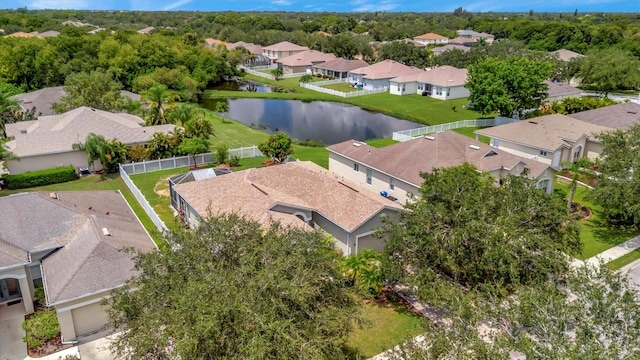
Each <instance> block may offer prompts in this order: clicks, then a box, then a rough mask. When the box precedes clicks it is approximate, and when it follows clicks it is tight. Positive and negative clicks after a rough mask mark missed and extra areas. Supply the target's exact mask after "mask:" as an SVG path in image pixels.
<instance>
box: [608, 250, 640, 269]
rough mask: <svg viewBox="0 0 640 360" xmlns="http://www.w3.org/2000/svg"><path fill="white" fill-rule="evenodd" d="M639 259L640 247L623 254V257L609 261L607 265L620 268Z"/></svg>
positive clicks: (611, 267) (610, 267)
mask: <svg viewBox="0 0 640 360" xmlns="http://www.w3.org/2000/svg"><path fill="white" fill-rule="evenodd" d="M638 259H640V249H635V250H633V251H632V252H630V253H628V254H625V255H622V256H621V257H619V258H617V259H615V260H613V261H611V262H609V263H607V264H606V265H605V266H606V267H608V268H609V269H611V270H620V269H621V268H622V267H623V266H625V265H629V264H631V263H632V262H634V261H636V260H638Z"/></svg>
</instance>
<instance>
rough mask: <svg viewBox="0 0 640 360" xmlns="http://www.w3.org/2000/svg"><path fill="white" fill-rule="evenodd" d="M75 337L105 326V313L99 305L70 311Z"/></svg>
mask: <svg viewBox="0 0 640 360" xmlns="http://www.w3.org/2000/svg"><path fill="white" fill-rule="evenodd" d="M71 316H73V326H74V328H75V329H76V336H82V335H86V334H89V333H92V332H96V331H98V330H100V329H102V328H103V327H104V326H105V325H106V324H107V313H105V312H104V310H103V309H102V305H100V303H95V304H91V305H87V306H83V307H80V308H77V309H73V310H71Z"/></svg>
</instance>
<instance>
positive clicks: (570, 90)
mask: <svg viewBox="0 0 640 360" xmlns="http://www.w3.org/2000/svg"><path fill="white" fill-rule="evenodd" d="M544 83H545V84H547V86H548V87H549V90H548V91H547V93H548V94H549V97H550V98H551V97H556V96H568V95H580V94H582V90H580V89H578V88H575V87H573V86H571V85H569V84H567V83H562V82H553V81H548V80H545V81H544Z"/></svg>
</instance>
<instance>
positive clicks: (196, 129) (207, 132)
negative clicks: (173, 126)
mask: <svg viewBox="0 0 640 360" xmlns="http://www.w3.org/2000/svg"><path fill="white" fill-rule="evenodd" d="M184 135H185V137H187V138H193V137H202V138H205V139H208V138H210V137H211V136H214V135H215V131H214V129H213V125H212V124H211V122H210V121H209V120H207V119H205V118H204V117H202V116H199V117H193V118H191V119H190V120H189V121H187V122H186V123H185V124H184Z"/></svg>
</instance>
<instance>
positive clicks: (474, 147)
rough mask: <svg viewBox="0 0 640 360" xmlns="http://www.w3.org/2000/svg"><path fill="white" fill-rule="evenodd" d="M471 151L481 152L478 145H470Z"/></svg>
mask: <svg viewBox="0 0 640 360" xmlns="http://www.w3.org/2000/svg"><path fill="white" fill-rule="evenodd" d="M469 149H473V150H480V146H478V145H469Z"/></svg>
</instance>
